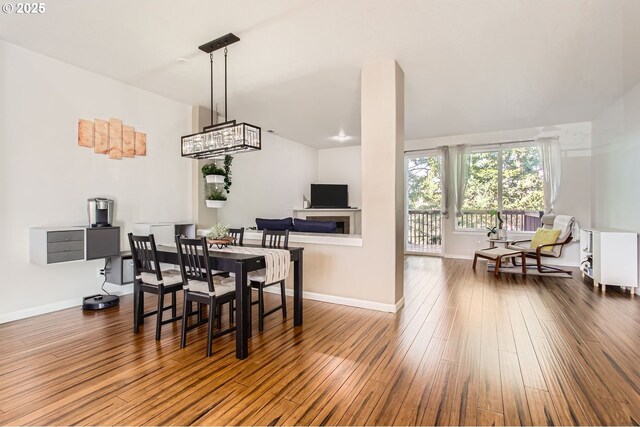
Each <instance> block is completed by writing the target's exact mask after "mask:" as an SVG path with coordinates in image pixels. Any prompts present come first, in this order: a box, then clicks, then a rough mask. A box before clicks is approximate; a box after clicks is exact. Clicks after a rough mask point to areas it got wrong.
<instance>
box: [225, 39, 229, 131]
mask: <svg viewBox="0 0 640 427" xmlns="http://www.w3.org/2000/svg"><path fill="white" fill-rule="evenodd" d="M224 121H225V122H226V121H229V110H228V109H227V47H226V46H225V48H224Z"/></svg>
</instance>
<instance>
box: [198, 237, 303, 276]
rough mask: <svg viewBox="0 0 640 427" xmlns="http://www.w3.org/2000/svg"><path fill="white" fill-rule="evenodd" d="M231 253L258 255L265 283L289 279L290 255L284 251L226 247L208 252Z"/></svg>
mask: <svg viewBox="0 0 640 427" xmlns="http://www.w3.org/2000/svg"><path fill="white" fill-rule="evenodd" d="M213 251H215V252H233V253H236V254H247V255H260V256H264V260H265V267H266V268H265V283H275V282H279V281H281V280H284V279H286V278H287V277H289V269H290V268H291V253H290V252H289V251H288V250H286V249H269V248H249V247H246V246H227V247H225V248H222V249H218V248H211V249H209V252H213Z"/></svg>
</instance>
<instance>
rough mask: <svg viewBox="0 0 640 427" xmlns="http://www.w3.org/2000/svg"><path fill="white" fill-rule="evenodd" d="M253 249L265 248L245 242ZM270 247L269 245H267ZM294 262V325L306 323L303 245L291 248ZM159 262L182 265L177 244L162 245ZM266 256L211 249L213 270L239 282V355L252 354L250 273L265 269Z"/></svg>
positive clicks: (210, 260)
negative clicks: (226, 273) (303, 292)
mask: <svg viewBox="0 0 640 427" xmlns="http://www.w3.org/2000/svg"><path fill="white" fill-rule="evenodd" d="M242 246H243V247H249V248H263V247H262V246H260V245H248V244H245V245H242ZM263 249H268V248H263ZM287 250H288V251H289V253H290V255H291V261H292V262H293V325H294V326H302V321H303V316H302V291H303V274H302V261H303V257H302V252H303V248H294V247H289V248H287ZM157 252H158V262H161V263H167V264H174V265H178V264H180V262H179V260H178V253H177V249H176V247H175V245H158V246H157ZM265 264H266V262H265V259H264V256H262V255H256V254H242V253H235V252H225V251H224V248H222V249H220V250H215V251H214V250H211V251H209V267H210V268H211V269H213V270H219V271H225V272H228V273H234V274H235V285H236V300H237V302H238V303H237V304H236V358H238V359H241V360H242V359H246V358H247V357H249V337H250V335H251V324H250V319H251V316H250V314H251V313H250V310H251V288H250V287H249V284H248V282H247V274H248V273H250V272H252V271H256V270H260V269H261V268H265Z"/></svg>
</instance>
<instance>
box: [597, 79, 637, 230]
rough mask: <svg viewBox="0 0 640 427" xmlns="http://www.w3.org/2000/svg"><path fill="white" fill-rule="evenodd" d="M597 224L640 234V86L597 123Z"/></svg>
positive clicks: (632, 90)
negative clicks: (639, 190) (639, 189)
mask: <svg viewBox="0 0 640 427" xmlns="http://www.w3.org/2000/svg"><path fill="white" fill-rule="evenodd" d="M592 166H593V174H592V175H591V180H590V184H591V191H592V197H593V206H592V209H593V222H594V225H595V226H597V227H610V228H617V229H621V230H629V231H635V232H640V220H639V218H640V215H639V212H640V196H639V192H638V188H640V84H638V85H637V86H635V87H633V88H632V89H631V90H629V91H628V92H627V93H626V94H625V95H624V96H622V97H621V98H619V99H618V100H617V101H615V102H614V103H613V104H612V105H611V106H610V107H609V108H607V109H606V110H605V111H603V112H602V113H601V114H600V115H599V116H598V117H597V118H596V119H595V120H594V121H593V158H592Z"/></svg>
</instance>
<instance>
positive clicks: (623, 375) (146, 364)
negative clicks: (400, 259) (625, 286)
mask: <svg viewBox="0 0 640 427" xmlns="http://www.w3.org/2000/svg"><path fill="white" fill-rule="evenodd" d="M405 281H406V286H405V300H406V305H405V307H404V308H403V309H402V310H401V311H400V312H399V313H398V314H396V315H394V314H389V313H380V312H375V311H369V310H363V309H357V308H351V307H346V306H339V305H332V304H326V303H320V302H315V301H310V300H305V323H304V326H303V327H301V328H296V329H294V328H293V326H292V319H291V318H289V319H288V320H287V321H286V322H282V319H281V317H279V315H277V314H276V315H273V316H270V317H269V318H267V320H266V323H265V331H264V333H262V334H259V333H257V325H254V337H253V338H252V339H251V341H250V350H251V356H250V358H249V359H247V360H245V361H239V360H236V359H235V357H234V349H235V347H234V336H233V334H231V335H228V336H224V337H222V338H220V339H217V340H216V341H215V342H214V355H213V356H212V357H211V358H206V357H205V356H204V353H205V349H204V347H205V341H206V339H205V332H206V328H201V330H198V331H194V332H192V333H190V335H189V337H188V346H187V348H186V349H180V346H179V323H176V324H172V325H167V326H165V327H163V331H162V340H161V341H159V342H156V341H155V340H154V324H155V318H154V317H150V318H148V319H147V320H146V323H145V325H144V326H143V327H142V329H141V332H140V333H139V334H138V335H134V334H133V326H132V323H133V321H132V319H133V314H132V305H133V304H132V298H131V296H127V297H124V298H123V299H122V301H121V306H120V307H118V308H114V309H111V310H108V311H105V312H97V313H91V312H88V313H83V312H82V311H81V310H79V309H69V310H63V311H59V312H56V313H51V314H47V315H43V316H38V317H34V318H30V319H25V320H21V321H16V322H12V323H9V324H4V325H0V343H1V345H2V350H1V352H0V424H2V425H6V424H9V425H25V424H28V425H69V424H80V425H111V424H118V425H141V424H146V425H190V424H193V425H225V424H236V425H238V424H239V425H252V424H258V425H294V424H295V425H347V424H357V425H496V426H498V425H601V424H603V425H630V424H635V425H637V423H638V421H640V363H639V362H640V345H639V343H640V301H638V300H635V299H632V298H631V297H630V296H629V294H624V293H622V292H620V291H617V290H616V288H615V287H613V288H611V290H607V293H606V294H601V293H600V292H599V291H597V290H595V289H594V288H593V287H592V285H591V283H587V282H585V283H583V281H582V279H581V278H580V275H579V274H578V273H576V278H574V279H558V278H548V277H545V278H541V277H534V276H531V277H528V278H524V277H522V276H519V275H509V274H504V275H502V277H500V278H498V279H496V278H494V277H493V275H492V274H489V273H487V272H486V271H485V270H484V264H480V267H479V268H478V270H477V272H473V271H472V269H471V262H470V261H459V260H441V259H438V258H425V257H408V258H407V259H406V275H405ZM268 297H269V298H268V301H267V304H276V303H277V299H278V298H279V297H278V296H276V295H268ZM289 303H290V304H291V300H290V301H289ZM147 304H148V305H149V309H151V308H152V306H153V305H154V304H155V302H154V301H153V299H152V298H147ZM254 319H255V320H257V315H255V316H254ZM225 321H226V319H225Z"/></svg>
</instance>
